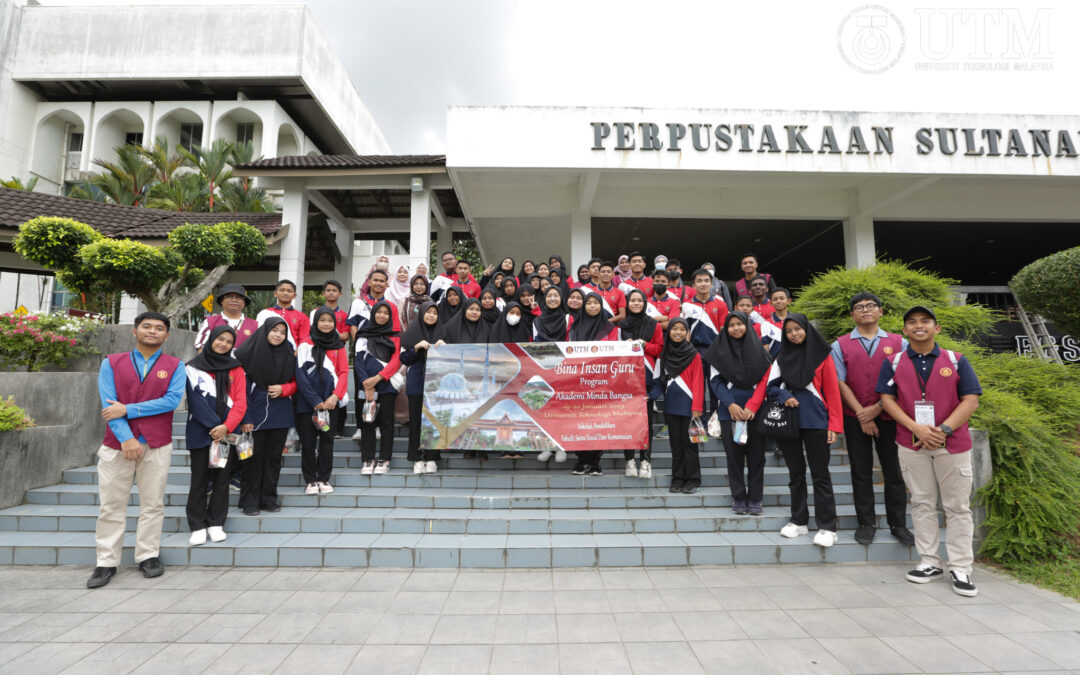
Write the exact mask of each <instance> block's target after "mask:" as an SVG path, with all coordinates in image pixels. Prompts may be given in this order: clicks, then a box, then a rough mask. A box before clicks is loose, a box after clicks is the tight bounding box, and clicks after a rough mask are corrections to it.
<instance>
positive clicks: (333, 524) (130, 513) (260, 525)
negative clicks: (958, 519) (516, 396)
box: [0, 504, 910, 536]
mask: <svg viewBox="0 0 1080 675" xmlns="http://www.w3.org/2000/svg"><path fill="white" fill-rule="evenodd" d="M879 511H880V509H879ZM138 515H139V509H138V507H136V506H129V507H128V509H127V528H128V529H129V530H134V529H135V523H136V520H137V518H138ZM97 516H98V508H97V506H93V505H79V506H77V505H44V504H23V505H20V506H15V507H12V508H9V509H4V510H2V511H0V531H36V532H54V531H61V532H93V531H94V527H95V523H96V522H97ZM789 516H790V510H789V509H788V508H786V507H782V506H770V507H768V508H766V509H765V512H764V514H762V515H760V516H749V515H736V514H735V513H733V512H732V511H731V510H730V508H704V507H690V508H677V509H662V508H640V509H638V508H636V509H632V510H631V509H592V510H590V509H424V508H415V509H411V508H400V509H394V508H379V507H368V508H357V509H349V508H334V507H311V506H303V507H300V506H290V507H285V508H283V509H282V510H281V511H280V512H278V513H269V512H264V513H260V514H259V515H257V516H245V515H243V513H241V512H240V511H239V510H238V509H232V510H231V511H230V513H229V517H228V520H227V522H226V525H225V529H226V530H227V531H228V532H257V533H280V532H293V533H299V532H377V533H380V534H393V533H400V534H409V533H413V534H620V533H627V532H630V533H655V532H717V531H720V532H750V531H755V532H756V531H761V532H777V531H779V530H780V528H781V527H783V526H784V525H785V524H786V523H787V521H788V518H789ZM837 517H838V526H839V527H840V529H847V530H854V529H855V528H856V527H857V526H858V522H857V521H856V518H855V507H854V506H851V505H844V506H838V507H837ZM877 526H878V528H879V529H882V530H883V531H885V532H886V534H885V536H888V535H887V530H888V526H887V523H886V521H885V516H884V515H881V514H879V515H878V518H877ZM909 527H910V523H909ZM163 531H165V532H188V531H189V528H188V524H187V516H186V512H185V509H184V507H182V506H168V507H166V508H165V520H164V524H163Z"/></svg>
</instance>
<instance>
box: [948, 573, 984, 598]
mask: <svg viewBox="0 0 1080 675" xmlns="http://www.w3.org/2000/svg"><path fill="white" fill-rule="evenodd" d="M949 576H950V577H952V589H953V591H954V592H955V593H956V594H957V595H963V596H964V597H968V598H974V597H975V596H976V595H978V594H979V589H977V588H975V584H973V583H971V577H969V576H968V575H967V573H966V572H961V571H960V570H950V571H949Z"/></svg>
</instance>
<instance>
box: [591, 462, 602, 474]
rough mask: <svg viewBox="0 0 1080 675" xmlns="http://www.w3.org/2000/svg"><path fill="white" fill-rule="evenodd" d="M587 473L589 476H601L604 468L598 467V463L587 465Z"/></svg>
mask: <svg viewBox="0 0 1080 675" xmlns="http://www.w3.org/2000/svg"><path fill="white" fill-rule="evenodd" d="M589 475H590V476H603V475H604V470H603V469H601V468H600V465H599V464H593V465H592V466H590V467H589Z"/></svg>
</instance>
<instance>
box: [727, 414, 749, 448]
mask: <svg viewBox="0 0 1080 675" xmlns="http://www.w3.org/2000/svg"><path fill="white" fill-rule="evenodd" d="M731 436H732V439H731V440H733V441H735V442H736V443H737V444H739V445H746V442H747V441H748V440H749V439H750V425H748V424H747V423H746V422H744V421H742V420H739V421H738V422H736V423H735V425H734V426H733V427H732V430H731Z"/></svg>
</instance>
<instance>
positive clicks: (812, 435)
mask: <svg viewBox="0 0 1080 675" xmlns="http://www.w3.org/2000/svg"><path fill="white" fill-rule="evenodd" d="M827 434H828V432H827V431H826V430H825V429H802V430H800V431H799V437H798V438H793V439H791V440H785V441H780V450H781V451H782V452H783V453H784V461H785V462H786V463H787V467H788V488H790V489H791V522H793V523H795V524H796V525H808V524H809V523H810V508H809V506H807V503H806V467H807V465H809V467H810V477H811V478H812V479H813V481H814V519H815V520H816V521H817V526H818V529H819V530H832V531H833V532H836V499H835V498H834V497H833V487H832V476H831V475H830V474H829V444H828V442H827V441H828V438H827ZM804 447H805V449H806V456H805V458H804V457H803V448H804Z"/></svg>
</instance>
